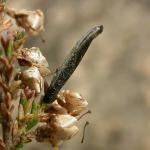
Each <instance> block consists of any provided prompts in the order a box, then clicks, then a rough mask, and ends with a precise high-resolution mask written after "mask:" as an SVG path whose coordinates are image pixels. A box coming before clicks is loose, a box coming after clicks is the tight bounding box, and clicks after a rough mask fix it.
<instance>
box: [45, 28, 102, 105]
mask: <svg viewBox="0 0 150 150" xmlns="http://www.w3.org/2000/svg"><path fill="white" fill-rule="evenodd" d="M102 31H103V26H96V27H94V28H92V29H91V30H90V31H89V32H88V33H86V34H85V35H84V36H83V37H82V38H81V39H80V40H79V41H78V42H77V43H76V45H75V46H74V47H73V49H72V51H71V53H70V54H69V56H68V57H67V58H66V59H65V61H64V62H63V64H62V65H61V66H60V67H59V68H58V69H57V71H56V74H55V75H54V77H53V79H52V82H51V84H50V86H49V88H48V91H47V93H46V94H45V96H44V98H43V102H45V103H48V102H50V103H52V102H53V101H54V100H55V99H56V97H57V94H58V92H59V91H60V89H61V88H62V87H63V86H64V84H65V83H66V82H67V80H68V79H69V78H70V76H71V75H72V73H73V72H74V71H75V69H76V68H77V66H78V65H79V63H80V61H81V60H82V58H83V56H84V54H85V53H86V51H87V49H88V48H89V46H90V44H91V42H92V41H93V39H95V38H96V37H97V36H98V35H99V34H100V33H102Z"/></svg>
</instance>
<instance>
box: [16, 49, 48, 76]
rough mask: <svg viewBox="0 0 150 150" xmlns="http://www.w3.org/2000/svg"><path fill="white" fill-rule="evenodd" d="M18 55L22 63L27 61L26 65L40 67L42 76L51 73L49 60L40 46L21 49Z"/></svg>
mask: <svg viewBox="0 0 150 150" xmlns="http://www.w3.org/2000/svg"><path fill="white" fill-rule="evenodd" d="M17 55H18V56H17V58H18V60H19V62H20V64H22V62H26V63H25V64H24V65H32V66H36V67H38V69H39V71H40V73H41V75H42V76H46V75H48V74H49V73H50V70H49V69H48V68H47V67H48V66H49V65H48V62H47V60H46V58H45V57H44V56H43V55H42V53H41V51H40V49H39V48H38V47H32V48H30V49H28V48H24V49H21V50H19V51H18V54H17Z"/></svg>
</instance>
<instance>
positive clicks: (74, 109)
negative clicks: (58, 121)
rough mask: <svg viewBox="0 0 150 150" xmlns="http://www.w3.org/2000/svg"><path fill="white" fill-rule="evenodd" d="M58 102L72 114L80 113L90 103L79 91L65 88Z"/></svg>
mask: <svg viewBox="0 0 150 150" xmlns="http://www.w3.org/2000/svg"><path fill="white" fill-rule="evenodd" d="M57 101H58V103H59V104H60V105H61V106H63V107H65V108H66V109H67V110H68V113H70V114H71V115H74V116H76V115H79V114H80V113H81V112H82V111H83V110H84V109H85V108H86V107H87V105H88V103H87V101H86V100H84V99H83V98H82V97H81V95H80V94H79V93H76V92H71V91H69V90H63V91H61V92H60V93H59V95H58V98H57Z"/></svg>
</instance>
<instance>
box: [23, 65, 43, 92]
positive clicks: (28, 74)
mask: <svg viewBox="0 0 150 150" xmlns="http://www.w3.org/2000/svg"><path fill="white" fill-rule="evenodd" d="M20 78H21V80H22V82H23V84H25V85H26V86H29V88H30V89H32V90H35V92H36V94H39V93H40V92H41V90H42V88H43V84H44V83H43V78H42V76H41V74H40V72H39V70H38V68H37V67H30V68H28V69H27V70H25V71H23V72H22V74H21V76H20Z"/></svg>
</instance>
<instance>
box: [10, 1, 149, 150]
mask: <svg viewBox="0 0 150 150" xmlns="http://www.w3.org/2000/svg"><path fill="white" fill-rule="evenodd" d="M9 5H10V6H12V7H15V8H27V9H37V8H40V9H42V10H43V11H44V13H45V15H46V23H45V29H46V32H44V33H43V36H44V38H45V39H46V43H44V44H43V43H42V42H41V41H40V38H39V37H36V38H33V39H30V40H29V41H28V43H27V45H26V46H28V47H31V46H39V47H40V48H41V50H42V51H43V53H44V55H45V56H46V57H47V58H48V61H49V64H50V68H51V70H53V71H54V70H55V68H56V67H57V66H58V65H60V64H61V62H62V61H63V59H64V57H65V56H66V55H67V54H68V52H69V50H70V49H71V48H72V46H73V45H74V43H75V42H76V41H77V40H78V39H79V38H80V37H81V36H82V34H84V33H85V32H86V31H87V30H88V29H89V28H91V27H93V26H95V25H100V24H103V25H104V27H105V29H104V33H103V34H102V35H100V36H99V37H98V38H97V39H96V40H95V41H94V42H93V44H92V46H91V47H90V49H89V51H88V53H87V54H86V56H85V58H84V60H83V61H82V63H81V65H80V67H79V68H78V69H77V70H76V72H75V73H74V75H73V76H72V78H71V79H70V80H69V82H68V83H67V84H66V86H65V88H67V89H72V90H74V91H79V92H80V93H82V95H83V96H84V97H85V98H86V99H87V100H88V102H89V108H90V109H91V110H92V114H91V115H90V116H87V117H86V118H85V119H83V120H82V121H81V123H80V125H81V126H80V128H81V132H80V133H79V134H78V135H77V136H76V137H75V138H73V139H72V140H71V141H68V142H65V143H64V144H63V146H62V147H61V150H150V1H149V0H9ZM86 120H89V121H90V126H88V128H87V131H86V139H85V142H84V144H80V141H81V136H82V129H83V125H84V123H85V121H86ZM50 149H51V148H50V146H49V145H48V144H37V143H35V144H34V145H32V146H30V145H27V146H26V147H25V148H24V150H50Z"/></svg>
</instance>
